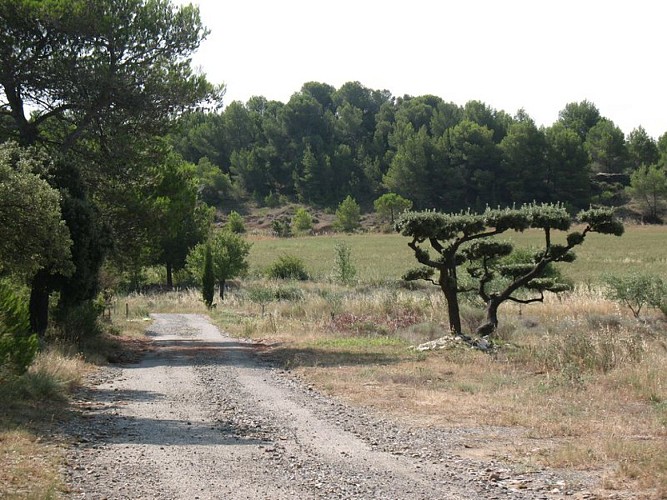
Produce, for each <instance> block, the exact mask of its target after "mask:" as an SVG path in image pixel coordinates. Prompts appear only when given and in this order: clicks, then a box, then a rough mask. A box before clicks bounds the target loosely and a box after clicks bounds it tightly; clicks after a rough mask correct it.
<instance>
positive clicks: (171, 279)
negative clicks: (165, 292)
mask: <svg viewBox="0 0 667 500" xmlns="http://www.w3.org/2000/svg"><path fill="white" fill-rule="evenodd" d="M167 288H168V289H169V290H171V289H172V288H174V276H173V270H172V266H171V263H170V262H167Z"/></svg>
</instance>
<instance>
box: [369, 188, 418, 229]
mask: <svg viewBox="0 0 667 500" xmlns="http://www.w3.org/2000/svg"><path fill="white" fill-rule="evenodd" d="M373 206H374V207H375V211H376V212H377V213H378V214H379V215H380V217H382V218H383V219H384V220H389V222H390V223H391V224H393V223H394V221H395V218H396V217H398V215H399V214H400V213H401V212H405V211H406V210H410V209H411V208H412V202H411V201H410V200H408V199H406V198H403V197H402V196H401V195H399V194H396V193H386V194H383V195H382V196H380V197H379V198H378V199H377V200H375V201H374V202H373Z"/></svg>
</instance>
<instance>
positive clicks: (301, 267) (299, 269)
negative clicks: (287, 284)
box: [267, 255, 308, 280]
mask: <svg viewBox="0 0 667 500" xmlns="http://www.w3.org/2000/svg"><path fill="white" fill-rule="evenodd" d="M267 274H268V276H269V277H270V278H275V279H292V280H307V279H308V273H307V272H306V266H305V264H304V262H303V260H302V259H301V258H299V257H297V256H295V255H281V256H280V257H278V260H276V261H275V262H274V263H273V264H271V266H270V267H269V269H268V270H267Z"/></svg>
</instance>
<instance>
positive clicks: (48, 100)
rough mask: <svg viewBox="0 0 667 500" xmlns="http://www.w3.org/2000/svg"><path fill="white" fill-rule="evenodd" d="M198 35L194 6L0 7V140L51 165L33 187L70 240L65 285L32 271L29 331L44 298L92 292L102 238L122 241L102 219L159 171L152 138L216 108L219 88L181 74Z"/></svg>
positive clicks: (64, 299)
mask: <svg viewBox="0 0 667 500" xmlns="http://www.w3.org/2000/svg"><path fill="white" fill-rule="evenodd" d="M206 34H207V31H206V29H205V28H204V27H203V25H202V23H201V20H200V17H199V11H198V9H197V8H196V7H193V6H191V5H188V6H183V7H177V6H174V5H173V4H172V3H171V2H170V1H168V0H127V1H123V2H114V1H110V0H85V1H84V0H46V1H42V2H35V1H32V0H0V87H1V89H2V92H1V93H0V141H5V140H7V139H13V140H15V141H17V142H18V143H19V144H21V145H22V146H33V147H36V148H39V149H40V150H43V151H44V152H45V153H46V154H47V155H48V156H49V157H50V158H51V160H52V162H51V165H52V168H50V169H49V170H48V171H45V172H43V173H42V175H41V176H42V178H43V179H45V180H47V181H48V183H49V184H50V185H51V186H52V187H54V188H56V189H58V190H60V191H61V193H63V194H62V196H61V198H60V199H61V210H62V214H63V218H64V220H65V223H66V225H67V228H68V229H69V232H70V237H71V239H72V241H73V245H72V255H73V259H72V262H73V264H74V268H75V269H74V271H73V273H71V276H70V277H69V278H66V277H64V276H62V275H56V274H54V273H53V271H52V270H48V269H43V270H40V271H37V273H36V274H35V275H34V276H33V278H32V280H31V289H32V291H31V300H30V316H31V324H32V327H33V329H35V330H36V331H38V332H43V331H44V330H45V329H46V321H47V317H48V316H47V313H48V298H49V293H50V292H51V291H54V290H58V291H60V292H61V295H60V297H61V303H62V304H64V305H66V304H68V303H72V302H77V301H80V300H88V299H91V298H92V297H93V296H94V294H95V293H96V289H97V287H96V283H95V282H96V276H97V271H98V269H99V268H100V266H101V264H102V262H103V261H104V258H105V255H106V253H107V251H108V249H109V248H110V247H111V244H112V239H120V238H123V236H125V235H126V234H128V233H125V232H123V231H122V230H119V229H120V228H119V227H118V226H116V221H118V219H117V218H114V217H110V216H109V214H108V213H106V212H105V210H106V209H108V208H109V207H115V206H117V204H118V201H119V200H123V199H130V200H131V199H132V198H133V196H132V195H128V193H132V192H135V193H136V192H138V191H140V190H141V188H140V187H139V185H141V184H142V183H144V182H146V181H147V166H150V165H152V166H155V165H159V164H161V163H163V161H162V160H163V157H161V156H153V155H154V154H155V153H158V154H159V151H160V148H154V147H152V146H151V142H152V141H154V138H155V137H156V136H158V135H162V134H164V133H166V132H167V131H168V130H169V128H170V125H171V123H172V122H173V119H174V118H176V117H177V116H179V115H181V114H182V113H184V112H185V111H187V110H191V109H193V108H195V107H207V106H210V105H216V104H217V103H219V99H220V97H221V95H222V90H223V89H222V88H219V87H215V86H213V85H211V84H210V83H209V82H208V81H207V80H206V78H205V76H204V75H201V74H197V73H196V72H194V71H193V70H192V67H191V59H190V58H191V55H192V53H193V52H194V51H195V50H196V49H197V48H198V47H199V44H200V42H201V40H202V39H203V37H204V36H205V35H206ZM136 206H137V207H141V204H137V205H136ZM114 210H115V211H116V213H118V210H117V209H116V208H112V209H111V211H112V212H113V211H114ZM123 224H124V220H123V221H122V222H120V223H119V225H120V226H121V227H122V225H123ZM130 237H131V238H133V237H132V236H130ZM118 248H136V245H134V246H133V245H125V244H123V243H121V244H120V245H118Z"/></svg>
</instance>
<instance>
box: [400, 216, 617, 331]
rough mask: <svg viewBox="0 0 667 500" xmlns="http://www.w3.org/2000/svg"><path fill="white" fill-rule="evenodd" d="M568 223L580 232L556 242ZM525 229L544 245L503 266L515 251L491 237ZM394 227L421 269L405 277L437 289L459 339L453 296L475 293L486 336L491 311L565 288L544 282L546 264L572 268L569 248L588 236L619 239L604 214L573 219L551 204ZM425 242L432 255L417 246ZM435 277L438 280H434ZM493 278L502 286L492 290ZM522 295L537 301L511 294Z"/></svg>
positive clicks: (418, 219)
mask: <svg viewBox="0 0 667 500" xmlns="http://www.w3.org/2000/svg"><path fill="white" fill-rule="evenodd" d="M575 221H577V222H579V223H581V224H583V225H584V227H583V229H582V230H581V231H572V232H570V233H569V234H567V236H566V238H565V241H564V242H563V243H556V242H555V241H554V240H553V237H554V231H568V230H569V229H570V227H571V225H572V224H573V223H574V222H575ZM529 228H533V229H539V230H540V231H542V233H543V236H544V245H543V247H542V248H541V249H540V250H538V251H537V252H536V253H535V255H534V256H533V257H532V258H531V259H529V260H527V261H524V262H518V263H516V262H515V263H511V264H507V263H506V261H505V262H503V260H502V258H503V257H507V256H510V255H511V254H512V253H513V252H514V251H515V249H514V247H513V246H512V245H511V244H510V243H507V242H501V241H498V240H496V239H495V238H494V237H495V236H497V235H500V234H503V233H505V232H507V231H525V230H526V229H529ZM396 229H397V230H398V231H399V232H400V233H401V234H402V235H403V236H407V237H408V238H410V241H409V242H408V246H409V247H410V249H411V250H412V251H413V253H414V256H415V258H416V260H417V262H419V263H420V264H421V265H422V267H420V268H416V269H414V270H412V271H409V272H408V273H407V274H406V275H405V276H404V279H407V280H415V279H424V280H427V281H430V282H432V283H434V284H436V285H437V286H439V287H440V289H441V290H442V292H443V294H444V295H445V298H446V301H447V307H448V313H449V326H450V330H451V331H452V332H453V333H455V334H461V333H462V328H461V318H460V312H459V300H458V296H459V294H460V293H463V292H472V291H475V292H476V293H477V294H478V295H479V297H480V298H481V299H482V300H483V301H484V303H485V304H486V320H485V322H484V323H483V324H482V325H480V326H479V328H478V332H479V333H481V334H490V333H492V332H493V331H494V330H495V329H496V327H497V325H498V317H497V312H498V307H499V306H500V305H501V304H502V303H503V302H505V301H507V300H512V301H515V302H522V303H531V302H538V301H542V300H543V298H544V292H546V291H550V292H555V293H558V292H560V291H563V290H564V289H565V287H564V284H563V283H559V282H557V280H554V279H544V275H545V272H546V271H547V269H548V266H549V265H550V264H551V263H552V262H571V261H572V260H573V259H574V253H573V252H572V249H573V248H574V247H576V246H578V245H581V244H582V243H583V242H584V239H585V237H586V235H587V234H588V233H590V232H598V233H602V234H613V235H617V236H620V235H621V234H623V225H622V224H621V223H620V222H618V221H616V220H615V219H614V217H613V212H612V211H611V210H609V209H591V210H586V211H582V212H580V213H579V215H578V216H577V218H576V219H575V218H573V217H572V216H571V215H570V214H569V213H568V211H567V210H566V209H565V207H563V206H562V205H555V204H530V205H524V206H522V207H521V208H511V209H510V208H507V209H487V210H486V211H484V212H483V213H473V212H460V213H453V214H451V213H450V214H447V213H441V212H432V211H425V212H406V213H404V214H403V215H402V216H401V217H400V218H399V220H398V221H397V223H396ZM424 243H427V244H428V246H429V247H430V250H431V251H432V252H434V255H432V254H431V253H430V252H429V250H427V249H425V248H423V247H422V244H424ZM462 266H465V268H466V269H467V271H468V274H469V276H470V278H472V281H473V283H472V285H466V284H465V283H464V282H463V280H462V279H461V278H460V277H459V274H458V269H459V268H460V267H462ZM436 272H437V274H438V275H437V277H435V278H434V277H433V275H434V273H436ZM497 277H502V278H504V280H501V281H500V284H498V282H497V281H495V278H497ZM521 290H531V291H533V292H536V293H537V295H535V296H532V297H529V298H521V297H519V296H518V295H516V293H517V292H519V291H521Z"/></svg>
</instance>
